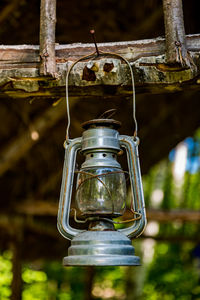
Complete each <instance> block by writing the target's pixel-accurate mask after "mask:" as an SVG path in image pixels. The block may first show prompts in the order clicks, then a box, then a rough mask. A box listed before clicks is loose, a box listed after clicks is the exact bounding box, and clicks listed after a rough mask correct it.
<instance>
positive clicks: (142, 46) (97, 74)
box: [0, 35, 200, 98]
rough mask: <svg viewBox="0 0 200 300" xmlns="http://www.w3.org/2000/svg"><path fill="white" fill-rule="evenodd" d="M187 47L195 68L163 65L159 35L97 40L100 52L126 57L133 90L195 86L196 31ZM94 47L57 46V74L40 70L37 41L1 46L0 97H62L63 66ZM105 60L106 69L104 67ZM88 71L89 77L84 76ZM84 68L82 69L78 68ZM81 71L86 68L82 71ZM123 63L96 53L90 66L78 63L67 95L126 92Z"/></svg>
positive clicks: (199, 51)
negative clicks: (114, 40) (127, 39)
mask: <svg viewBox="0 0 200 300" xmlns="http://www.w3.org/2000/svg"><path fill="white" fill-rule="evenodd" d="M186 40H187V50H188V51H190V56H191V57H192V58H193V60H194V61H195V66H196V67H195V68H191V69H187V68H182V67H180V66H170V65H166V62H165V40H164V39H163V38H157V39H151V40H142V41H131V42H116V43H105V44H99V49H100V50H102V51H110V52H116V53H119V54H121V55H123V56H124V57H125V58H127V59H128V60H129V61H130V63H131V65H132V68H133V72H134V77H135V84H136V92H138V93H169V92H174V91H182V90H185V89H193V90H194V89H196V90H198V89H199V88H200V85H199V83H200V82H199V78H198V76H199V71H200V70H199V69H200V66H199V56H200V35H191V36H187V38H186ZM93 51H94V46H93V45H91V44H72V45H57V46H56V66H57V72H58V74H59V78H56V79H53V78H50V77H49V78H48V77H45V76H40V75H39V68H40V58H39V47H38V46H26V45H25V46H0V87H1V89H0V97H4V98H5V97H6V96H7V97H13V98H27V97H34V96H35V97H37V96H38V97H54V98H55V97H62V96H64V95H65V77H66V70H67V68H68V67H69V66H70V65H71V63H72V62H74V61H75V60H77V59H78V58H80V57H81V56H83V55H86V54H88V53H91V52H93ZM108 64H110V66H112V67H111V68H109V69H108V68H105V66H107V65H108ZM88 69H89V73H91V72H92V73H93V75H94V76H92V78H93V79H92V80H91V76H88V75H87V72H86V71H87V70H88ZM83 70H85V71H83ZM84 72H85V73H84ZM129 73H130V72H129V69H128V67H127V66H126V65H125V64H124V63H123V62H122V61H120V60H118V59H116V58H112V57H110V58H107V57H106V58H98V59H97V60H96V61H94V65H92V66H90V65H89V64H88V63H87V62H80V63H78V64H77V65H76V66H75V68H74V69H73V71H72V73H71V76H70V80H69V90H70V95H71V96H75V97H76V96H82V97H83V96H85V97H88V96H92V97H95V96H111V95H112V96H114V95H116V96H117V95H119V96H120V95H129V94H130V93H131V78H130V74H129Z"/></svg>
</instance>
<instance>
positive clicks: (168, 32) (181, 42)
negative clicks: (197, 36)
mask: <svg viewBox="0 0 200 300" xmlns="http://www.w3.org/2000/svg"><path fill="white" fill-rule="evenodd" d="M163 11H164V21H165V38H166V60H167V63H168V64H179V65H181V66H182V67H191V66H192V65H193V61H192V59H191V57H190V55H189V53H188V51H187V46H186V37H185V28H184V19H183V7H182V0H163Z"/></svg>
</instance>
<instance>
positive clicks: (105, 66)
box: [103, 63, 114, 73]
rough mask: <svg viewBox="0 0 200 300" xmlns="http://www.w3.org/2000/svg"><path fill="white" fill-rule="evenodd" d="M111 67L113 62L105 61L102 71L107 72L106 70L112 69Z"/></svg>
mask: <svg viewBox="0 0 200 300" xmlns="http://www.w3.org/2000/svg"><path fill="white" fill-rule="evenodd" d="M113 68H114V64H113V63H105V64H104V67H103V70H104V72H107V73H108V72H110V71H112V69H113Z"/></svg>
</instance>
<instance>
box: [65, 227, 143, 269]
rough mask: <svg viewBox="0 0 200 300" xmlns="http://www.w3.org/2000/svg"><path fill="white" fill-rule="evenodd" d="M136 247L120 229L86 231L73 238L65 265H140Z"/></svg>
mask: <svg viewBox="0 0 200 300" xmlns="http://www.w3.org/2000/svg"><path fill="white" fill-rule="evenodd" d="M134 254H135V250H134V247H133V246H132V245H131V241H130V239H129V238H127V237H126V236H125V235H123V234H122V233H120V232H118V231H85V232H83V233H81V234H78V235H77V236H76V237H75V238H73V240H72V245H71V246H70V247H69V250H68V255H69V256H66V257H64V259H63V265H64V266H139V265H140V258H139V257H138V256H135V255H134Z"/></svg>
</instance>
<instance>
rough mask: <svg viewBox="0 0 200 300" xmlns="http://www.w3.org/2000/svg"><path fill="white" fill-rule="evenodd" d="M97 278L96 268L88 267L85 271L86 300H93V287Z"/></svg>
mask: <svg viewBox="0 0 200 300" xmlns="http://www.w3.org/2000/svg"><path fill="white" fill-rule="evenodd" d="M94 276H95V268H94V267H87V268H86V270H85V293H84V300H93V299H94V298H93V296H92V287H93V281H94Z"/></svg>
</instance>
